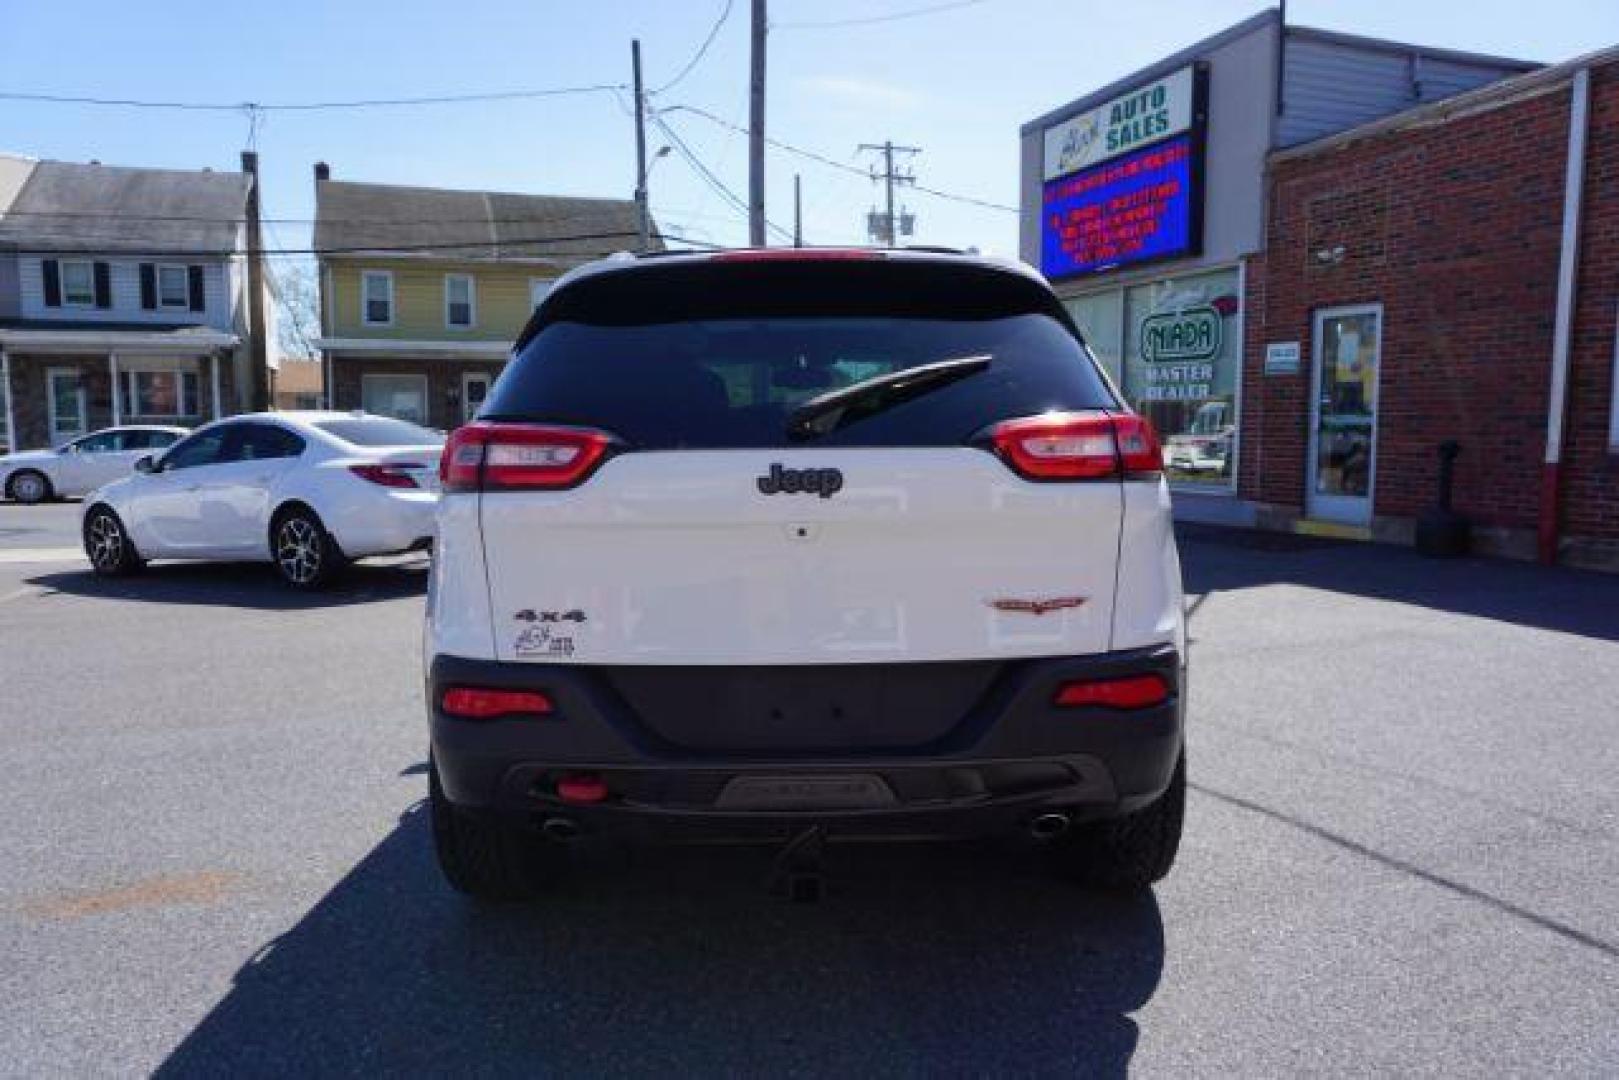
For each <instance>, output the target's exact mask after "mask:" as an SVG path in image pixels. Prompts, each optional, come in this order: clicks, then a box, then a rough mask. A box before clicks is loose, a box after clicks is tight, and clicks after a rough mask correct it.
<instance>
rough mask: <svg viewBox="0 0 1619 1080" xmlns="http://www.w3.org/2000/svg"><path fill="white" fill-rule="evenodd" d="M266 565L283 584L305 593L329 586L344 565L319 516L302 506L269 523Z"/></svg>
mask: <svg viewBox="0 0 1619 1080" xmlns="http://www.w3.org/2000/svg"><path fill="white" fill-rule="evenodd" d="M270 561H271V562H272V563H274V564H275V572H276V573H277V574H278V575H280V577H281V580H282V581H283V582H285V583H286V584H288V585H291V586H292V587H293V588H294V589H303V590H306V591H309V592H316V591H318V590H320V589H324V588H326V587H327V586H329V585H331V584H332V582H334V581H336V580H337V578H338V576H339V575H341V574H342V572H343V568H344V566H345V565H347V563H348V560H347V559H346V558H345V557H344V555H343V550H342V549H341V548H339V547H338V546H337V541H336V540H333V539H332V534H331V533H329V532H327V531H326V526H325V525H324V524H322V522H321V520H320V517H319V515H317V514H316V513H315V512H314V511H313V510H310V509H308V508H306V507H302V506H293V507H289V508H288V509H285V510H282V511H280V512H278V513H277V514H276V515H275V519H274V520H273V521H271V522H270Z"/></svg>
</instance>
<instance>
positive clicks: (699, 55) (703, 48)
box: [652, 0, 734, 94]
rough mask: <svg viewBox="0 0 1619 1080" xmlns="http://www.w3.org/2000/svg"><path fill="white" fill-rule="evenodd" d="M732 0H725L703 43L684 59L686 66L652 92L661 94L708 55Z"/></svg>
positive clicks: (729, 11) (727, 15)
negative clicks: (688, 57) (689, 56)
mask: <svg viewBox="0 0 1619 1080" xmlns="http://www.w3.org/2000/svg"><path fill="white" fill-rule="evenodd" d="M733 2H734V0H725V7H724V9H723V10H722V11H721V12H720V17H719V18H717V19H715V20H714V25H713V27H712V28H711V29H710V30H709V31H708V36H707V37H706V38H704V39H703V43H702V44H701V45H699V46H698V47H697V52H696V53H695V54H694V55H693V56H692V58H691V59H690V60H688V61H686V66H685V67H683V68H681V69H680V74H678V75H676V76H675V77H674V78H672V79H670V80H669V81H668V82H666V83H664V84H663V85H662V86H660V87H658V88H657V89H656V90H654V91H652V92H653V93H654V94H661V93H663V92H664V91H665V90H668V89H669V88H670V87H671V86H674V85H675V84H676V83H678V82H679V81H680V80H681V79H684V78H685V77H686V76H687V75H690V74H691V73H692V69H694V68H695V67H696V66H697V65H698V64H700V63H702V60H703V57H704V56H706V55H708V47H709V46H710V45H712V44H714V39H715V38H717V37H719V36H720V27H722V26H724V25H725V20H726V19H729V18H730V17H731V5H732V4H733Z"/></svg>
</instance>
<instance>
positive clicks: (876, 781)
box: [714, 773, 897, 810]
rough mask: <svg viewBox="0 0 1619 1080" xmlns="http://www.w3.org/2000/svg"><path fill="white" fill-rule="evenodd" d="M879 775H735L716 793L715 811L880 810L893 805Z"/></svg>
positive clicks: (886, 787) (889, 793)
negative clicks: (717, 794)
mask: <svg viewBox="0 0 1619 1080" xmlns="http://www.w3.org/2000/svg"><path fill="white" fill-rule="evenodd" d="M896 802H897V800H896V799H895V798H894V792H893V790H892V789H890V788H889V786H888V785H887V784H886V783H884V782H883V779H882V778H881V777H880V776H874V775H871V774H869V773H849V774H839V775H836V776H737V777H733V778H732V779H731V781H730V782H729V783H727V784H726V785H725V787H724V788H723V789H722V790H721V791H720V795H719V798H718V799H716V800H715V803H714V808H715V809H716V810H881V809H883V808H885V807H890V806H893V805H895V804H896Z"/></svg>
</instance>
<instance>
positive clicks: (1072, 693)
mask: <svg viewBox="0 0 1619 1080" xmlns="http://www.w3.org/2000/svg"><path fill="white" fill-rule="evenodd" d="M1168 700H1169V683H1168V682H1166V681H1165V680H1164V677H1163V676H1162V675H1126V676H1124V677H1123V678H1119V679H1086V680H1082V681H1076V682H1065V683H1063V684H1062V685H1061V686H1060V687H1058V688H1057V696H1056V698H1055V699H1054V700H1053V702H1052V704H1054V705H1056V706H1057V707H1058V708H1063V709H1078V708H1084V707H1086V706H1099V707H1101V708H1104V709H1147V708H1151V707H1152V706H1154V705H1162V704H1163V703H1164V702H1166V701H1168Z"/></svg>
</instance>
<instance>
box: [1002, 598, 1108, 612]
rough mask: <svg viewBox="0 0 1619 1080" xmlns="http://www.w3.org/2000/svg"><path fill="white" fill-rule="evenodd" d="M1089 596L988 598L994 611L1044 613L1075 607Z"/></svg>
mask: <svg viewBox="0 0 1619 1080" xmlns="http://www.w3.org/2000/svg"><path fill="white" fill-rule="evenodd" d="M1088 599H1089V597H1085V596H1048V597H1044V598H1042V599H1039V600H990V601H987V603H988V604H989V606H990V607H992V608H994V609H995V610H996V611H1017V612H1022V613H1023V614H1026V615H1044V614H1046V613H1047V612H1049V611H1061V610H1062V609H1064V608H1077V607H1079V606H1080V605H1081V604H1083V603H1084V602H1085V601H1086V600H1088Z"/></svg>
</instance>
